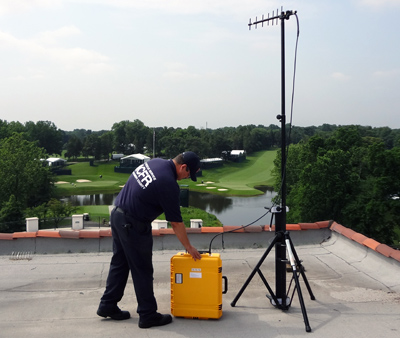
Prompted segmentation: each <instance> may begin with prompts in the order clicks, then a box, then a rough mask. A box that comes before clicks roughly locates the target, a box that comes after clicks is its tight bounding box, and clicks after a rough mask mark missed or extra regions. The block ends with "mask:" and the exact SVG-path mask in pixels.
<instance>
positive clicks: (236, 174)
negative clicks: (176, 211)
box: [56, 150, 276, 227]
mask: <svg viewBox="0 0 400 338" xmlns="http://www.w3.org/2000/svg"><path fill="white" fill-rule="evenodd" d="M275 156H276V151H275V150H273V151H262V152H258V153H255V154H252V155H251V156H248V157H247V159H246V161H244V162H241V163H235V162H225V163H224V165H223V166H222V167H219V168H214V169H210V170H203V176H202V177H199V178H198V180H197V182H193V181H191V180H184V181H179V182H178V183H179V184H181V185H188V186H189V189H190V190H194V191H199V192H207V193H213V194H221V195H227V196H254V195H260V194H262V193H263V192H262V191H260V190H258V189H257V188H256V187H258V186H272V185H273V177H272V176H271V170H272V168H273V166H274V164H273V161H274V159H275ZM116 165H118V162H116V161H109V162H95V163H94V165H93V166H91V165H90V163H89V162H74V163H69V165H68V169H71V175H61V176H56V182H66V183H62V184H60V183H58V184H56V195H57V196H71V195H91V194H100V193H118V192H119V191H120V190H121V188H122V186H123V185H124V184H125V182H126V180H127V179H128V178H129V176H130V174H122V173H115V172H114V167H115V166H116ZM82 180H85V181H82ZM202 181H203V182H204V183H202ZM219 189H222V190H219ZM83 213H89V215H90V219H91V220H92V221H95V222H97V223H98V224H102V223H103V219H105V221H106V223H107V224H108V221H109V217H110V216H109V209H108V205H90V206H80V207H78V210H77V214H83ZM181 213H182V218H183V221H184V223H185V225H186V226H187V227H188V226H190V219H202V220H203V226H221V222H220V221H219V220H218V219H217V218H216V217H215V216H214V215H212V214H209V213H207V212H205V211H204V210H201V209H197V208H193V207H189V208H181ZM159 219H165V216H164V215H161V216H160V217H159ZM66 221H67V220H66ZM67 222H68V221H67Z"/></svg>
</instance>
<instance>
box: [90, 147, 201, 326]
mask: <svg viewBox="0 0 400 338" xmlns="http://www.w3.org/2000/svg"><path fill="white" fill-rule="evenodd" d="M199 168H200V159H199V157H198V156H197V155H196V154H195V153H194V152H191V151H188V152H184V153H183V154H180V155H178V156H176V157H175V158H174V159H173V160H163V159H159V158H156V159H152V160H150V161H148V162H146V163H144V164H142V165H141V166H139V167H138V168H136V169H135V170H134V171H133V173H132V175H131V176H130V177H129V179H128V181H127V182H126V184H125V186H124V188H123V189H122V190H121V192H120V193H119V195H118V196H117V198H116V200H115V203H114V204H115V208H114V209H113V211H112V212H111V228H112V236H113V256H112V259H111V263H110V271H109V274H108V278H107V284H106V290H105V291H104V294H103V296H102V298H101V301H100V305H99V308H98V310H97V314H98V315H99V316H101V317H111V318H112V319H115V320H124V319H128V318H130V313H129V312H128V311H122V310H120V308H119V307H118V306H117V303H118V302H119V301H120V300H121V299H122V296H123V294H124V289H125V286H126V283H127V279H128V275H129V271H131V275H132V280H133V285H134V287H135V294H136V299H137V302H138V307H137V313H138V314H139V327H140V328H150V327H152V326H161V325H166V324H169V323H171V321H172V317H171V315H169V314H165V315H162V314H160V313H158V312H157V302H156V299H155V297H154V292H153V262H152V249H153V237H152V231H151V222H152V221H153V220H154V219H156V218H157V217H158V216H159V215H160V214H161V213H163V212H164V213H165V217H166V220H167V221H169V222H170V223H171V225H172V228H173V229H174V232H175V234H176V236H177V238H178V239H179V241H180V242H181V243H182V245H183V246H184V248H185V249H186V250H187V252H188V253H189V254H191V255H192V257H193V259H195V260H196V259H201V256H200V254H199V252H198V251H197V250H196V248H194V247H193V246H192V245H191V244H190V241H189V238H188V236H187V234H186V228H185V225H184V223H183V222H182V216H181V212H180V206H179V194H180V191H179V186H178V183H177V180H181V179H185V178H189V177H190V178H191V179H192V180H193V181H196V180H197V179H196V172H197V171H198V170H199Z"/></svg>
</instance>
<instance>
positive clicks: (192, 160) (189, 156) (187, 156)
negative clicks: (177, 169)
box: [182, 151, 200, 182]
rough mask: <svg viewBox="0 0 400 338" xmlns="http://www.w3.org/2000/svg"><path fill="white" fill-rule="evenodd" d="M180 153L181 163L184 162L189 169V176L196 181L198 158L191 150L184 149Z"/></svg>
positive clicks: (198, 165) (198, 166)
mask: <svg viewBox="0 0 400 338" xmlns="http://www.w3.org/2000/svg"><path fill="white" fill-rule="evenodd" d="M182 155H183V164H186V165H187V166H188V168H189V170H190V178H191V179H192V181H194V182H196V181H197V177H196V173H197V170H199V168H200V158H199V157H198V156H197V155H196V154H195V153H194V152H193V151H185V152H184V153H182Z"/></svg>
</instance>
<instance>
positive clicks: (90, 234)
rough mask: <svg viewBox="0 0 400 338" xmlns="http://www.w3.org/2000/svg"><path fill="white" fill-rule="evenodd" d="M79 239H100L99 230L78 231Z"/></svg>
mask: <svg viewBox="0 0 400 338" xmlns="http://www.w3.org/2000/svg"><path fill="white" fill-rule="evenodd" d="M79 238H100V230H80V231H79Z"/></svg>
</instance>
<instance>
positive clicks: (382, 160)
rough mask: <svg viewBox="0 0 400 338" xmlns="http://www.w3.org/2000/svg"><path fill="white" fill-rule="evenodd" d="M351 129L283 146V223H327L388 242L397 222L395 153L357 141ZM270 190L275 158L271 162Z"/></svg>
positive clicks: (398, 158)
mask: <svg viewBox="0 0 400 338" xmlns="http://www.w3.org/2000/svg"><path fill="white" fill-rule="evenodd" d="M361 133H362V130H360V128H358V127H355V126H349V127H341V128H338V129H337V130H335V131H334V132H333V134H332V136H331V137H329V138H326V139H324V138H321V137H320V136H313V137H311V138H310V139H309V141H308V142H305V143H303V144H299V145H296V146H291V147H290V148H289V153H288V158H287V166H286V183H287V199H286V202H287V205H288V206H289V208H290V212H289V213H288V214H287V221H288V222H315V221H318V220H324V219H333V220H335V221H337V222H339V223H342V224H344V225H346V226H349V227H350V228H352V229H354V230H356V231H358V232H361V233H363V234H364V235H366V236H369V237H372V238H374V239H376V240H378V241H381V242H383V243H387V244H391V241H392V239H393V233H394V227H395V226H397V225H398V224H399V223H400V213H399V211H400V210H399V208H400V206H399V203H398V200H396V199H394V198H396V197H398V195H399V192H400V178H399V175H398V170H397V169H398V168H399V166H400V149H399V148H393V149H391V150H387V149H385V145H384V143H383V141H379V140H377V139H375V138H371V137H369V136H368V137H362V136H361ZM275 164H276V169H275V171H274V175H275V176H276V189H277V190H279V187H280V181H281V176H280V159H279V158H277V159H276V162H275Z"/></svg>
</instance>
